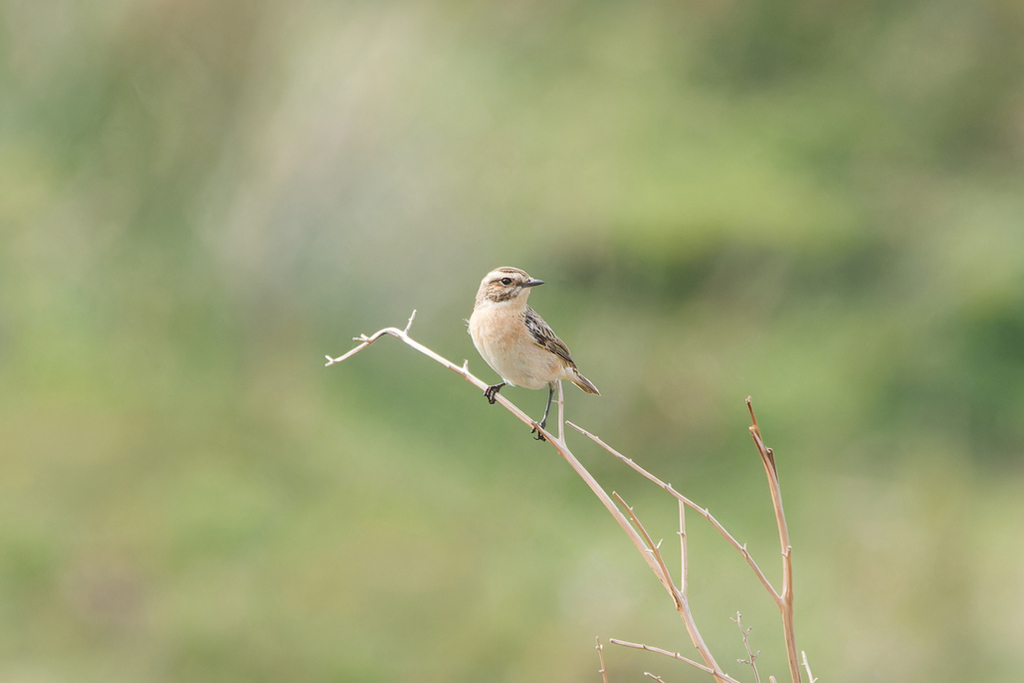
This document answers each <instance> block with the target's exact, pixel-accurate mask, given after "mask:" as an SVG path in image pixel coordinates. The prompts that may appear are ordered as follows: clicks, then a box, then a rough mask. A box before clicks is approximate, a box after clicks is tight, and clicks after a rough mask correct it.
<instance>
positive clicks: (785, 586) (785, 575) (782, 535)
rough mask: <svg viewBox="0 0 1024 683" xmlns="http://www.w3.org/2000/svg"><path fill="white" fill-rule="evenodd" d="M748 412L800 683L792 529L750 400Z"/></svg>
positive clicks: (793, 668) (789, 654)
mask: <svg viewBox="0 0 1024 683" xmlns="http://www.w3.org/2000/svg"><path fill="white" fill-rule="evenodd" d="M747 409H748V410H749V411H750V421H751V425H750V435H751V437H753V439H754V445H755V446H757V452H758V453H759V454H760V455H761V462H762V463H763V464H764V472H765V475H766V476H767V477H768V489H769V491H770V492H771V497H772V508H773V509H774V510H775V523H776V525H777V526H778V528H779V545H781V546H782V591H781V592H780V593H776V604H777V605H778V607H779V613H780V614H781V615H782V634H783V636H784V637H785V640H786V660H787V661H788V662H789V675H790V677H791V678H792V679H793V683H800V660H799V659H797V654H796V653H797V649H796V632H795V627H794V622H793V546H792V545H791V544H790V542H789V526H788V525H787V524H786V513H785V512H784V511H783V509H782V491H781V489H780V487H779V471H778V468H777V467H776V466H775V453H774V452H773V451H772V449H770V448H768V447H767V446H765V445H764V440H763V439H762V438H761V428H760V427H758V425H757V418H756V417H755V416H754V404H753V402H752V401H751V399H750V397H749V396H747Z"/></svg>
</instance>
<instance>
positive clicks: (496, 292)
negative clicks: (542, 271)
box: [476, 267, 544, 306]
mask: <svg viewBox="0 0 1024 683" xmlns="http://www.w3.org/2000/svg"><path fill="white" fill-rule="evenodd" d="M542 284H544V281H543V280H534V279H533V278H532V277H530V276H529V275H528V274H527V273H526V271H524V270H520V269H519V268H509V267H504V268H495V269H494V270H492V271H491V272H489V273H487V275H485V276H484V279H483V280H481V281H480V290H479V291H478V292H477V293H476V304H477V306H480V305H481V304H487V303H488V302H489V303H492V304H497V303H502V302H506V301H522V302H523V303H526V298H527V297H528V296H529V295H530V288H531V287H536V286H537V285H542Z"/></svg>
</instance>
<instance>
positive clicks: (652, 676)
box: [644, 671, 665, 683]
mask: <svg viewBox="0 0 1024 683" xmlns="http://www.w3.org/2000/svg"><path fill="white" fill-rule="evenodd" d="M644 676H650V677H651V678H653V679H654V680H656V681H658V683H665V681H663V680H662V679H661V676H655V675H654V674H652V673H651V672H650V671H645V672H644Z"/></svg>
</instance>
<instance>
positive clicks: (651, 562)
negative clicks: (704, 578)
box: [327, 311, 815, 683]
mask: <svg viewBox="0 0 1024 683" xmlns="http://www.w3.org/2000/svg"><path fill="white" fill-rule="evenodd" d="M415 317H416V311H413V312H412V315H410V316H409V320H408V322H407V323H406V325H405V328H404V329H398V328H397V327H387V328H384V329H381V330H378V331H377V332H375V333H374V334H373V335H370V336H369V337H368V336H366V335H360V336H359V337H356V338H355V339H354V340H353V341H356V342H359V343H358V345H357V346H355V347H354V348H352V349H351V350H350V351H348V352H347V353H345V354H344V355H342V356H339V357H337V358H332V357H331V356H327V365H328V366H330V365H334V364H337V363H340V362H342V361H345V360H347V359H348V358H351V357H352V356H354V355H355V354H357V353H359V352H360V351H362V350H363V349H365V348H366V347H367V346H369V345H370V344H372V343H373V342H375V341H377V340H378V339H380V338H381V337H382V336H384V335H389V336H392V337H396V338H397V339H400V340H401V341H403V342H404V343H405V344H407V345H409V346H411V347H412V348H414V349H416V350H417V351H419V352H420V353H422V354H424V355H426V356H428V357H430V358H431V359H433V360H435V361H436V362H438V363H440V364H441V365H444V366H445V367H447V368H448V369H449V370H451V371H452V372H455V373H456V374H458V375H460V376H461V377H462V378H463V379H465V380H466V381H468V382H470V383H471V384H473V385H474V386H476V387H477V388H479V389H481V390H483V389H486V388H487V386H488V385H487V384H486V383H485V382H483V381H482V380H480V379H478V378H477V377H475V376H474V375H472V374H471V373H470V372H469V361H466V360H464V361H463V363H462V365H461V366H458V365H455V364H454V363H452V362H451V361H449V360H447V359H446V358H444V357H442V356H440V355H438V354H437V353H434V351H432V350H431V349H429V348H427V347H426V346H424V345H422V344H420V343H419V342H417V341H415V340H413V339H412V338H411V337H410V336H409V330H410V329H411V327H412V323H413V320H414V319H415ZM558 390H559V391H558V436H557V438H556V437H555V436H554V435H553V434H551V433H550V432H548V431H547V430H546V429H543V428H541V427H540V425H538V424H537V423H536V422H535V421H534V420H533V419H532V418H530V416H529V415H527V414H526V413H525V412H523V411H522V410H520V409H519V408H518V407H517V406H516V405H515V404H513V403H512V402H511V401H509V400H508V399H507V398H506V397H505V396H504V395H502V394H498V395H497V396H495V399H496V402H497V403H499V404H500V405H501V406H502V407H504V408H505V409H506V410H508V411H509V412H510V413H512V414H513V415H514V416H515V417H516V418H517V419H519V420H520V421H522V422H524V423H525V424H526V425H528V426H530V427H531V428H533V429H534V430H535V431H537V432H538V433H539V434H541V435H542V436H543V437H544V438H545V439H546V440H547V442H548V443H550V444H551V446H552V447H553V448H554V449H555V450H556V451H557V452H558V454H559V455H561V456H562V458H563V459H564V460H565V461H566V462H567V463H568V464H569V466H570V467H572V468H573V470H574V471H575V472H576V473H577V474H578V475H579V476H580V478H581V479H583V481H584V482H585V483H586V484H587V486H589V487H590V489H591V490H592V491H593V492H594V494H595V495H596V496H597V497H598V499H599V500H600V501H601V503H602V504H603V505H604V506H605V508H606V509H607V510H608V511H609V513H610V514H611V515H612V517H613V518H614V519H615V521H616V522H617V523H618V524H619V526H620V527H621V528H622V530H623V531H624V532H625V533H626V535H627V537H629V539H630V541H631V542H632V543H633V545H634V546H635V547H636V549H637V550H638V551H639V552H640V554H641V556H642V557H643V558H644V561H645V562H647V565H648V566H649V567H650V568H651V571H653V572H654V574H655V576H657V577H658V579H659V580H661V581H662V584H663V585H664V586H665V588H666V590H668V592H669V594H670V595H671V596H672V598H673V601H674V602H675V604H676V608H677V610H678V612H679V614H680V616H681V617H682V618H683V621H684V623H685V625H686V628H687V631H688V632H689V634H690V637H691V639H692V640H693V643H694V646H695V647H697V649H698V651H699V652H700V653H701V656H702V657H703V658H704V660H705V664H699V663H698V662H696V661H694V660H691V659H688V658H686V657H683V656H682V655H680V654H679V653H670V652H668V651H667V650H661V649H659V648H652V647H649V646H646V645H637V644H634V643H627V642H625V641H619V640H614V639H613V640H611V642H612V643H613V644H616V645H623V646H626V647H634V648H639V649H644V650H649V651H651V652H656V653H659V654H664V655H668V656H671V657H673V658H675V659H678V660H679V661H683V662H686V663H688V664H690V665H692V666H695V667H697V668H699V669H701V670H702V671H705V672H706V673H710V674H712V675H713V676H715V678H716V679H717V680H718V681H721V682H728V683H737V682H736V681H735V679H733V678H731V677H730V676H728V675H727V674H725V673H723V672H722V670H721V668H720V667H719V666H718V664H717V663H716V662H715V660H714V657H713V656H712V654H711V652H710V650H709V649H708V648H707V645H706V644H705V643H704V641H703V639H702V638H701V636H700V633H699V632H698V631H697V627H696V623H695V622H694V620H693V616H692V614H691V613H690V610H689V605H688V601H687V598H686V586H687V553H686V526H685V508H686V507H690V508H691V509H693V510H696V511H697V513H698V514H699V515H701V516H702V517H704V518H705V519H706V520H708V522H709V523H710V524H711V525H712V526H713V527H715V529H717V530H718V532H719V533H720V534H722V536H723V537H724V538H725V539H726V540H727V541H728V542H729V543H730V544H731V545H732V546H733V547H735V548H736V549H737V550H738V551H739V552H740V553H741V554H742V555H743V557H744V559H746V561H747V563H748V564H749V565H750V567H751V569H753V571H754V573H755V574H756V575H757V577H758V579H759V580H760V581H761V583H762V585H763V586H764V587H765V589H766V590H768V591H769V593H770V594H771V595H772V597H773V598H774V599H775V601H776V604H777V605H778V607H779V609H780V611H781V613H782V618H783V630H784V632H785V636H786V645H787V656H788V659H789V663H790V673H791V674H792V678H793V683H800V671H799V664H798V663H797V660H796V644H795V638H794V636H793V602H792V601H793V589H792V585H793V584H792V548H791V546H790V544H789V532H788V527H787V526H786V521H785V515H784V514H783V511H782V497H781V493H780V491H779V480H778V472H777V470H776V467H775V457H774V453H773V452H772V450H771V449H770V448H767V447H765V445H764V442H763V440H762V438H761V433H760V428H759V427H758V425H757V420H756V418H755V417H754V411H753V407H752V404H751V401H750V398H749V397H748V398H747V406H748V409H749V411H750V417H751V423H752V426H751V428H750V432H751V436H752V437H753V439H754V443H755V445H756V446H757V449H758V452H759V453H760V455H761V459H762V462H763V463H764V466H765V472H766V473H767V475H768V485H769V488H770V490H771V494H772V505H773V507H774V509H775V515H776V521H777V523H778V527H779V539H780V543H781V545H782V556H783V589H782V592H781V593H780V592H778V591H776V590H775V589H774V588H773V587H772V585H771V583H770V582H769V581H768V579H767V577H766V576H765V574H764V572H762V571H761V569H760V568H759V567H758V565H757V563H756V562H754V559H753V557H751V555H750V553H749V552H748V551H747V548H746V545H741V544H740V543H739V542H738V541H737V540H736V539H735V538H734V537H733V536H732V535H731V534H730V533H729V532H728V531H727V530H726V529H725V527H723V526H722V525H721V524H720V523H719V522H718V520H716V519H715V518H714V517H713V516H712V515H711V513H710V512H709V511H708V510H707V509H706V508H701V507H699V506H697V505H696V504H695V503H693V502H692V501H691V500H689V499H688V498H686V497H685V496H683V495H682V494H680V493H679V492H677V491H676V490H675V489H673V488H672V485H671V484H668V483H665V482H663V481H662V480H660V479H658V478H657V477H655V476H654V475H652V474H651V473H649V472H648V471H647V470H645V469H644V468H642V467H640V466H639V465H637V464H636V463H634V462H633V461H632V460H631V459H630V458H626V457H625V456H623V455H622V454H621V453H619V452H618V451H616V450H615V449H613V448H612V447H611V446H609V445H608V444H606V443H605V442H604V441H602V440H601V439H600V438H598V437H597V436H595V435H594V434H591V433H590V432H588V431H587V430H585V429H583V428H581V427H579V426H577V425H575V424H573V423H572V422H566V421H565V419H564V418H565V414H564V397H563V394H562V385H561V382H559V386H558ZM566 424H568V425H569V426H571V427H573V428H574V429H576V430H577V431H579V432H580V433H581V434H583V435H585V436H587V437H588V438H590V439H591V440H592V441H594V442H595V443H596V444H598V445H599V446H601V447H602V448H604V449H605V450H606V451H608V452H609V453H611V454H612V455H614V456H615V457H616V458H618V459H619V460H621V461H622V462H624V463H626V464H627V465H629V466H630V467H631V468H632V469H633V470H635V471H636V472H638V473H639V474H641V475H642V476H644V477H645V478H647V479H648V480H650V481H651V482H653V483H655V484H656V485H658V486H659V487H661V488H662V489H664V490H665V491H668V492H669V494H671V495H672V496H674V497H675V498H676V499H677V500H678V501H679V537H680V554H681V565H682V566H681V580H680V587H678V588H677V587H676V586H675V584H674V583H673V581H672V577H671V574H670V572H669V571H668V568H667V566H666V565H665V561H664V558H663V557H662V556H661V553H660V550H659V547H658V544H655V543H654V542H653V540H652V539H651V537H650V535H649V534H648V533H647V531H646V530H645V529H644V527H643V525H642V524H641V523H640V521H639V519H638V518H637V517H636V516H635V515H634V514H633V511H632V509H631V508H629V506H627V505H626V504H625V502H624V501H623V500H622V499H621V498H620V497H619V496H618V495H617V494H615V498H616V499H617V500H618V501H619V503H621V505H622V506H623V507H624V508H625V509H626V510H627V511H628V512H629V515H630V517H631V519H632V521H630V519H627V518H626V516H625V515H624V514H623V513H622V511H621V510H620V509H619V506H618V505H616V502H615V501H613V500H612V498H611V497H610V496H609V495H608V494H607V493H606V492H605V491H604V489H603V488H602V487H601V486H600V484H598V483H597V480H595V479H594V477H593V476H591V474H590V473H589V472H588V471H587V470H586V468H584V467H583V465H582V464H580V462H579V461H578V460H577V459H576V457H575V456H574V455H573V454H572V452H571V451H570V450H569V448H568V447H567V446H566V443H565V428H564V425H566ZM634 525H635V526H634ZM637 529H639V532H638V531H637ZM744 641H745V642H746V637H745V636H744ZM597 642H598V653H599V658H600V659H601V669H602V671H601V673H602V676H605V671H604V657H603V654H601V649H602V648H601V643H600V640H598V641H597ZM748 655H750V652H749V648H748ZM750 657H751V663H752V662H753V658H754V655H750ZM804 666H805V667H806V668H807V673H808V676H810V667H809V666H807V660H806V655H805V657H804ZM755 674H756V668H755ZM648 675H650V676H651V677H652V678H655V679H656V680H661V679H660V678H657V677H656V676H653V675H652V674H648ZM770 680H771V681H772V682H773V683H774V678H773V677H770ZM814 680H815V679H814V678H813V677H811V683H814ZM605 683H607V678H605Z"/></svg>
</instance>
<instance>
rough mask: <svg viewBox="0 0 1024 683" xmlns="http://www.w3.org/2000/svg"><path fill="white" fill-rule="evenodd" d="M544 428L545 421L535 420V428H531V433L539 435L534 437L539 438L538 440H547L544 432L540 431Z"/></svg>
mask: <svg viewBox="0 0 1024 683" xmlns="http://www.w3.org/2000/svg"><path fill="white" fill-rule="evenodd" d="M542 429H544V423H543V422H534V423H533V429H531V430H530V433H531V434H536V435H537V436H536V437H534V438H536V439H537V441H547V439H546V438H544V433H543V432H541V431H540V430H542Z"/></svg>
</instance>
